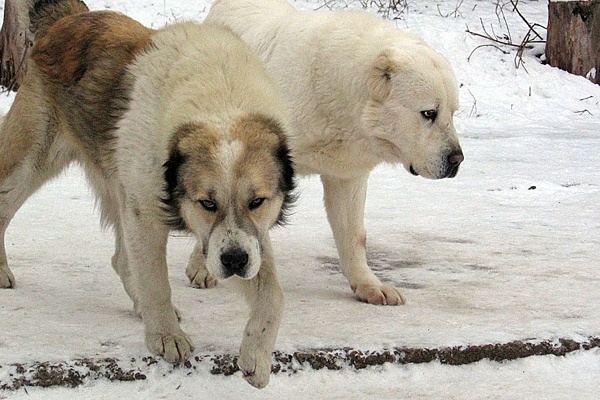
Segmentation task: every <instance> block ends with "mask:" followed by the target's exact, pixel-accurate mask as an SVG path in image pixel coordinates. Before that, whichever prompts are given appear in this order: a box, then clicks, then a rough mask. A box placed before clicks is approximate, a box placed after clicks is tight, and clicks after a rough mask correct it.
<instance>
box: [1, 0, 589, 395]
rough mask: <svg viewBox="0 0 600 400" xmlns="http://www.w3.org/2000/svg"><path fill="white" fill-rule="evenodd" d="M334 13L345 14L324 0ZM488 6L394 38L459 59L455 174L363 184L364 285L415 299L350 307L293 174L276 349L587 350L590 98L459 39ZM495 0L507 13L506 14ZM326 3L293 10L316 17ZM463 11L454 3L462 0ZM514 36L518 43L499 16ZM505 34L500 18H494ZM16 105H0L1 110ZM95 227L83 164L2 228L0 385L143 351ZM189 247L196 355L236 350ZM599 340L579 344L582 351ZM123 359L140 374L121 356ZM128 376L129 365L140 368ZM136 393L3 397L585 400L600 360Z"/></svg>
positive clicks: (584, 356)
mask: <svg viewBox="0 0 600 400" xmlns="http://www.w3.org/2000/svg"><path fill="white" fill-rule="evenodd" d="M192 3H193V4H191V5H190V2H188V1H184V0H163V1H147V2H140V1H134V0H88V1H87V4H88V5H89V6H90V7H91V8H92V9H106V8H109V9H113V10H118V11H121V12H124V13H126V14H128V15H129V16H131V17H133V18H135V19H138V20H139V21H141V22H143V23H144V24H146V25H148V26H152V27H160V26H162V25H164V24H165V23H171V22H174V21H178V20H181V19H194V20H198V21H201V20H202V19H203V18H204V16H205V15H206V12H207V11H208V8H209V6H210V2H209V1H195V2H192ZM331 3H332V4H333V6H334V7H343V6H344V5H345V4H346V3H349V4H353V3H356V2H352V1H349V0H348V1H345V2H344V1H342V0H339V1H333V2H331ZM495 3H496V1H490V0H485V1H484V0H465V1H463V2H459V1H456V0H437V1H416V0H414V1H411V0H409V5H410V8H409V10H408V12H407V13H405V14H404V17H403V19H401V20H398V21H396V23H397V24H398V26H399V27H400V28H401V29H405V30H408V31H411V32H413V33H416V34H418V35H421V36H422V37H423V38H424V39H425V40H426V41H428V42H429V43H430V44H431V45H432V46H433V47H435V48H436V49H438V50H439V51H440V52H441V53H443V54H444V55H445V56H446V57H447V58H448V59H449V60H450V62H451V63H452V64H453V66H454V68H455V72H456V75H457V78H458V82H459V84H460V87H461V88H460V95H461V108H460V110H459V112H458V113H457V116H456V120H455V122H456V126H457V129H458V131H459V134H460V136H461V143H462V146H463V150H464V152H465V157H466V161H465V163H464V164H463V166H462V167H461V172H460V173H459V175H458V176H457V178H455V179H453V180H444V181H427V180H424V179H422V178H415V177H412V176H410V175H409V174H408V173H406V172H405V171H404V169H403V168H401V167H391V166H381V167H379V168H377V169H376V170H375V171H374V173H373V174H372V178H371V180H370V183H369V185H370V186H369V194H368V203H367V212H366V214H367V215H366V225H367V230H368V233H369V243H368V246H369V258H370V262H371V264H372V266H373V269H374V270H375V271H376V273H377V274H378V275H379V276H380V277H381V278H382V279H384V280H386V281H389V282H392V283H394V284H395V285H397V286H398V287H400V288H401V289H402V290H403V293H404V295H405V297H406V298H407V300H408V304H406V305H404V306H402V307H375V306H370V305H366V304H362V303H359V302H357V301H355V300H354V298H353V295H352V293H351V291H350V289H349V288H348V287H347V283H346V280H345V279H344V278H343V277H342V275H341V274H340V272H339V270H338V268H337V265H336V263H337V258H336V251H335V247H334V243H333V239H332V237H331V233H330V230H329V227H328V225H327V223H326V219H325V213H324V210H323V206H322V204H321V198H322V191H321V188H320V182H319V180H318V179H316V178H305V179H302V180H301V181H300V192H301V197H300V200H299V202H298V204H297V207H296V209H295V213H294V215H293V217H292V218H291V224H290V226H287V227H285V228H278V229H276V230H275V231H274V232H273V235H272V236H273V242H274V247H275V250H276V253H277V259H278V262H279V270H280V273H281V278H282V281H283V285H284V290H285V294H286V309H285V317H284V320H283V323H282V327H281V330H280V334H279V337H278V342H277V350H279V351H281V352H283V353H286V354H291V353H293V352H295V351H305V350H309V349H315V348H330V349H342V348H348V347H351V348H355V349H358V350H362V351H369V350H372V351H384V350H386V349H393V348H413V349H414V348H430V349H431V348H434V349H441V348H445V347H449V346H462V347H466V346H470V345H485V344H490V343H492V344H496V343H499V344H503V343H509V342H513V341H524V342H531V343H536V342H540V341H557V343H558V339H572V340H574V341H576V342H579V343H588V342H590V340H593V338H599V337H600V273H599V272H598V267H599V266H600V263H599V260H598V258H599V255H600V239H599V237H600V216H599V214H598V213H599V209H600V170H599V169H598V167H599V166H600V118H599V116H600V86H598V85H593V84H591V83H589V82H588V81H587V80H585V79H584V78H581V77H576V76H572V75H569V74H567V73H565V72H562V71H559V70H557V69H554V68H551V67H548V66H545V65H542V64H541V63H540V62H539V60H538V59H537V58H535V57H534V55H535V54H534V53H535V52H534V51H531V52H526V54H525V55H524V62H525V68H523V67H521V68H519V69H516V68H515V65H514V58H515V50H514V49H506V50H510V53H509V54H503V53H502V52H501V51H499V50H498V49H497V48H493V47H483V48H480V49H478V50H476V51H475V52H474V53H473V54H472V56H471V57H470V60H467V59H468V57H469V55H470V54H471V52H472V51H473V49H475V48H476V47H477V46H478V45H481V44H487V42H486V41H485V40H483V39H480V38H476V37H473V36H472V35H469V34H468V33H466V32H465V29H466V25H468V26H469V28H470V29H472V30H479V31H481V25H480V18H481V20H482V21H483V23H484V24H485V25H486V28H488V29H490V26H491V25H493V27H494V28H493V29H494V31H495V32H496V33H497V34H500V33H502V32H507V30H506V25H505V24H504V20H503V18H502V16H501V14H500V15H498V13H497V7H496V5H495ZM501 3H502V1H501ZM322 4H323V1H317V0H313V1H297V2H295V5H296V6H297V7H299V8H304V9H314V8H317V7H319V6H322ZM458 4H460V7H459V8H458V9H456V7H457V5H458ZM519 9H520V11H521V12H522V13H523V14H524V15H525V16H526V17H527V18H528V20H529V21H530V22H536V23H540V24H542V25H545V24H546V18H547V3H546V2H545V1H533V0H521V1H519ZM504 16H505V18H506V21H507V22H508V26H509V27H510V34H511V36H512V37H513V40H514V41H515V42H519V41H520V38H521V37H522V36H523V34H524V33H525V32H526V31H527V27H526V25H525V24H524V23H523V22H522V21H521V20H520V18H519V17H518V15H516V13H513V12H511V10H510V8H506V9H505V10H504ZM500 21H502V23H500ZM11 99H12V98H11V97H3V98H1V99H0V111H1V112H2V114H4V113H5V112H6V110H7V109H8V107H9V106H10V103H11ZM112 241H113V238H112V235H111V234H110V232H102V231H101V230H100V228H99V224H98V217H97V215H96V214H95V213H94V209H93V197H92V196H91V195H90V193H89V190H88V188H87V186H86V183H85V179H84V178H83V176H82V173H81V171H80V170H79V169H77V168H72V169H70V170H69V171H68V172H67V173H66V174H65V175H63V176H62V177H61V178H59V179H57V180H56V181H54V182H52V183H51V184H49V185H47V186H46V187H44V188H43V189H42V190H40V191H39V192H38V193H37V194H36V195H35V196H34V197H32V198H31V199H30V201H29V202H28V203H26V205H25V206H24V207H23V208H22V209H21V211H20V212H19V213H18V214H17V216H16V217H15V219H14V221H13V223H12V224H11V225H10V227H9V230H8V233H7V238H6V248H7V252H8V256H9V263H10V265H11V268H12V271H13V272H14V274H15V277H16V279H17V283H18V287H17V288H16V289H14V290H6V291H2V292H0V386H2V385H3V384H6V383H10V382H12V378H11V376H10V373H14V372H15V368H16V367H14V366H12V367H11V365H12V364H15V363H19V364H25V365H26V366H27V365H31V363H33V362H46V361H47V362H50V363H53V364H57V363H60V362H65V363H67V364H73V362H74V360H79V359H94V360H101V359H105V358H116V359H119V360H121V362H124V363H127V362H129V361H128V360H132V359H135V360H137V361H136V362H138V363H140V365H141V364H143V363H141V359H142V357H145V356H148V355H149V353H148V352H147V350H146V348H145V346H144V343H143V335H142V324H141V322H140V321H139V320H138V319H137V318H136V317H135V316H134V315H133V313H132V312H131V310H130V308H131V305H130V302H129V300H128V298H127V296H126V295H125V293H124V291H123V289H122V286H121V284H120V282H119V280H118V278H117V277H116V275H115V274H114V272H113V271H112V268H111V267H110V257H111V255H112V251H113V243H112ZM191 248H192V242H191V241H190V239H189V238H187V237H182V236H174V237H173V238H172V240H171V242H170V247H169V261H170V275H171V284H172V287H173V294H174V302H175V304H177V305H178V307H179V309H180V310H181V311H182V312H183V313H184V320H183V323H182V327H183V329H184V330H186V331H187V332H188V333H190V334H191V336H192V337H193V339H194V341H195V343H196V346H197V350H196V354H197V355H198V356H202V357H205V356H207V357H205V358H204V359H205V360H208V359H209V358H210V355H224V354H236V352H237V348H238V346H239V343H240V340H241V333H242V329H243V326H244V323H245V319H246V307H245V305H244V302H243V301H242V299H241V298H240V296H239V295H238V294H237V293H235V291H234V290H233V288H232V287H231V286H232V285H230V284H229V283H228V282H223V283H222V284H220V285H219V286H218V287H217V288H215V289H211V290H207V291H199V290H195V289H192V288H190V287H189V286H188V284H187V278H186V277H185V274H184V270H185V265H186V263H187V257H188V255H189V253H190V251H191ZM591 338H592V339H591ZM131 362H132V363H133V364H135V362H133V361H131ZM140 365H138V366H140ZM143 367H144V368H143V372H144V374H145V375H146V379H145V380H140V381H136V382H112V381H108V380H104V379H99V380H91V379H89V380H87V381H85V383H84V385H83V386H80V387H78V388H75V389H70V388H51V389H41V388H31V387H29V388H27V389H26V390H25V389H24V388H21V389H20V390H18V391H3V392H0V399H2V398H11V399H12V398H14V399H20V398H38V399H64V398H67V397H68V398H71V399H84V398H97V399H104V398H107V399H108V398H128V399H129V398H131V399H150V398H152V399H153V398H169V399H172V398H173V399H174V398H177V399H178V398H238V397H242V396H243V397H245V398H248V399H253V398H269V399H270V398H273V399H274V398H278V399H279V398H335V399H349V398H374V399H375V398H425V399H428V398H431V399H437V398H445V399H471V398H478V399H482V398H486V399H487V398H490V399H492V398H506V399H532V398H536V399H594V398H597V396H598V393H599V392H600V349H599V348H598V347H595V348H592V349H591V350H585V351H584V350H578V351H575V352H571V353H569V354H568V355H566V356H561V357H556V356H553V355H545V356H534V357H528V358H522V359H518V360H514V361H503V362H495V361H490V360H482V361H479V362H476V363H470V364H466V365H461V366H452V365H444V364H441V363H439V362H437V361H434V362H431V363H426V364H400V363H395V364H389V363H388V364H385V365H382V366H374V367H369V368H366V369H361V370H356V369H354V368H350V367H349V366H347V365H345V366H342V368H341V369H340V370H336V371H332V370H326V369H323V370H313V369H311V368H310V367H308V366H306V365H295V367H294V370H295V371H297V372H295V373H286V372H281V373H279V374H276V375H273V376H272V378H271V383H270V385H269V386H268V387H267V388H266V389H265V390H263V391H260V392H259V391H257V390H255V389H253V388H252V387H250V386H249V385H247V384H246V383H245V382H244V381H243V379H242V378H241V377H240V376H239V373H237V374H234V375H233V376H223V375H213V374H211V373H210V369H211V366H210V362H208V361H199V362H194V363H193V368H176V369H173V368H171V367H170V366H168V365H167V364H166V363H163V362H159V363H157V364H153V365H150V366H148V365H144V366H143Z"/></svg>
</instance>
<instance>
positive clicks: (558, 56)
mask: <svg viewBox="0 0 600 400" xmlns="http://www.w3.org/2000/svg"><path fill="white" fill-rule="evenodd" d="M546 59H547V60H548V64H550V65H551V66H553V67H558V68H560V69H563V70H565V71H568V72H571V73H573V74H577V75H581V76H585V77H586V78H588V79H589V80H590V81H592V82H594V83H600V0H589V1H560V2H556V1H552V0H550V3H549V4H548V41H547V43H546Z"/></svg>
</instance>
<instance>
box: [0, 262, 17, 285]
mask: <svg viewBox="0 0 600 400" xmlns="http://www.w3.org/2000/svg"><path fill="white" fill-rule="evenodd" d="M14 287H15V276H14V275H13V274H12V272H10V269H8V268H6V267H0V289H10V288H14Z"/></svg>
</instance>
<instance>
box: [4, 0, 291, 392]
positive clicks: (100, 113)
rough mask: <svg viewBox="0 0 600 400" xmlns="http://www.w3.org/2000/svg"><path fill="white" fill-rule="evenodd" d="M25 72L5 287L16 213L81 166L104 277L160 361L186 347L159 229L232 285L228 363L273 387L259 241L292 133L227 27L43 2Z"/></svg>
mask: <svg viewBox="0 0 600 400" xmlns="http://www.w3.org/2000/svg"><path fill="white" fill-rule="evenodd" d="M31 16H32V27H33V30H34V31H35V34H36V44H35V46H34V48H33V50H32V54H31V60H30V62H29V70H28V72H27V74H26V76H25V78H24V81H23V83H22V86H21V87H20V89H19V92H18V93H17V96H16V99H15V101H14V104H13V106H12V108H11V109H10V111H9V113H8V114H7V116H6V118H5V120H4V123H3V125H2V129H1V131H0V232H1V234H2V240H1V246H2V247H1V248H0V287H2V288H10V287H14V285H15V279H14V276H13V274H12V273H11V271H10V269H9V268H8V264H7V259H6V251H5V248H4V234H5V231H6V228H7V226H8V224H9V222H10V220H11V219H12V217H13V216H14V214H15V213H16V211H17V210H18V209H19V208H20V206H21V205H22V204H23V203H24V202H25V200H26V199H27V198H28V197H29V196H30V195H31V194H32V193H33V192H35V191H36V190H37V189H38V188H39V187H40V186H41V185H42V184H43V183H44V182H46V181H47V180H48V179H50V178H52V177H54V176H56V175H57V174H58V173H59V172H60V171H62V170H63V169H64V168H65V167H66V166H67V165H69V164H70V163H72V162H78V163H80V164H81V165H82V167H83V168H84V169H85V171H86V173H87V176H88V178H89V182H90V184H91V186H92V187H93V188H94V190H95V193H96V195H97V197H98V199H99V203H100V205H101V207H100V209H101V219H102V222H103V223H104V224H107V225H109V226H112V227H113V228H114V231H115V236H116V251H115V254H114V256H113V258H112V265H113V267H114V269H115V270H116V272H117V273H118V274H119V276H120V277H121V280H122V281H123V285H124V286H125V290H126V291H127V293H128V294H129V296H130V297H131V299H132V300H133V302H134V306H135V309H136V311H137V312H138V313H139V314H140V315H141V317H142V319H143V322H144V326H145V339H146V344H147V346H148V348H149V349H150V350H151V351H153V352H155V353H158V354H160V355H163V356H164V358H165V359H166V360H168V361H171V362H180V361H183V360H186V359H188V358H189V357H190V355H191V353H192V351H193V349H194V346H193V344H192V341H191V340H190V338H189V337H188V335H186V334H185V333H184V332H183V331H182V330H181V328H180V326H179V321H178V313H177V311H176V309H175V307H174V306H173V304H172V301H171V289H170V286H169V282H168V276H167V265H166V244H167V238H168V235H169V231H170V230H172V229H182V230H188V231H190V232H192V233H193V234H194V235H196V236H197V237H198V240H199V242H200V243H201V244H202V248H203V250H202V254H201V256H202V257H203V258H205V262H206V267H207V268H208V270H209V271H210V272H211V273H212V274H213V275H214V276H216V277H219V278H223V279H224V278H227V277H230V276H237V277H238V278H239V279H238V280H239V281H240V282H241V286H242V287H243V290H244V293H245V295H246V297H247V299H248V301H249V303H250V306H251V315H250V319H249V321H248V324H247V326H246V329H245V332H244V336H243V340H242V344H241V350H240V352H241V354H240V358H239V362H238V363H239V366H240V368H241V369H242V370H243V371H244V373H245V375H246V378H247V379H248V381H249V382H250V383H251V384H252V385H254V386H257V387H264V386H265V385H266V384H267V383H268V381H269V374H270V371H271V353H272V351H273V348H274V345H275V340H276V336H277V332H278V329H279V324H280V320H281V315H282V310H283V294H282V290H281V286H280V284H279V281H278V277H277V273H276V270H275V265H274V259H273V258H274V256H273V250H272V247H271V243H270V239H269V233H268V231H269V229H270V228H271V227H272V226H273V225H275V224H277V223H279V222H281V221H282V218H283V217H284V214H285V210H286V207H287V206H288V205H289V204H290V201H291V200H292V197H291V191H292V189H293V187H294V182H293V168H292V164H291V160H290V157H289V152H288V148H287V145H286V140H285V136H286V132H285V131H286V130H287V129H288V128H289V123H288V121H287V118H288V117H287V114H286V111H285V108H284V107H283V106H282V101H281V99H280V97H279V95H278V93H277V90H276V89H275V87H274V84H273V83H272V82H271V80H270V79H269V78H268V76H267V73H266V71H265V70H264V68H263V66H262V64H261V62H260V61H259V60H258V58H257V57H256V56H254V55H253V53H251V51H250V50H249V49H248V48H247V47H246V46H245V45H244V44H243V42H242V41H241V40H240V39H239V38H238V37H237V36H235V35H234V34H233V33H232V32H230V31H229V30H228V29H226V28H222V27H218V26H211V25H198V24H194V23H180V24H175V25H172V26H168V27H166V28H164V29H160V30H151V29H147V28H145V27H144V26H142V25H140V24H139V23H137V22H135V21H133V20H132V19H130V18H128V17H126V16H124V15H121V14H119V13H115V12H108V11H97V12H88V9H87V7H86V6H85V4H83V3H82V2H80V1H77V0H60V1H57V0H38V1H37V2H36V4H35V7H34V8H33V9H32V13H31Z"/></svg>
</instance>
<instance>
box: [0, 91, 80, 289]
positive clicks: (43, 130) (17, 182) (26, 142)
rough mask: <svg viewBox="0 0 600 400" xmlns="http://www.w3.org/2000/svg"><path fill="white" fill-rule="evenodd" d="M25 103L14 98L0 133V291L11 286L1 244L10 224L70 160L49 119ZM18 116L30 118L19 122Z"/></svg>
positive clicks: (13, 284) (71, 158) (34, 105)
mask: <svg viewBox="0 0 600 400" xmlns="http://www.w3.org/2000/svg"><path fill="white" fill-rule="evenodd" d="M22 90H23V91H24V92H26V90H27V89H25V88H23V89H22ZM19 94H21V92H19ZM25 97H26V96H25ZM26 100H27V98H26ZM25 103H26V101H25V102H24V101H21V102H20V101H19V96H17V99H16V100H15V104H14V105H13V108H12V109H11V111H10V112H9V113H8V115H7V117H6V120H5V121H4V124H3V125H2V129H1V130H0V288H12V287H14V286H15V278H14V275H13V274H12V272H11V271H10V269H9V267H8V262H7V257H6V248H5V244H4V237H5V233H6V229H7V227H8V225H9V224H10V221H11V220H12V218H13V217H14V215H15V214H16V212H17V211H18V210H19V209H20V208H21V206H22V205H23V203H25V201H26V200H27V199H28V198H29V197H30V196H31V195H32V194H33V193H34V192H35V191H36V190H37V189H39V188H40V187H41V186H42V185H43V184H44V183H45V182H47V181H48V180H49V179H51V178H53V177H55V176H56V175H57V174H58V173H59V172H61V171H62V170H63V169H64V168H65V167H66V166H67V165H68V164H69V163H70V162H71V161H72V160H73V158H74V155H73V152H72V151H70V150H69V149H67V148H66V146H64V145H63V144H61V143H60V142H61V138H60V137H59V136H58V135H57V133H58V131H57V129H54V133H52V131H53V129H52V127H51V126H50V124H49V123H48V121H49V120H52V118H51V116H49V115H43V113H42V112H39V113H37V114H34V112H33V111H25V110H23V107H30V108H31V109H35V107H36V104H35V103H33V104H32V103H29V104H25ZM38 110H39V108H38ZM19 115H27V116H28V117H30V118H28V120H27V121H23V120H21V119H20V118H19Z"/></svg>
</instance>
